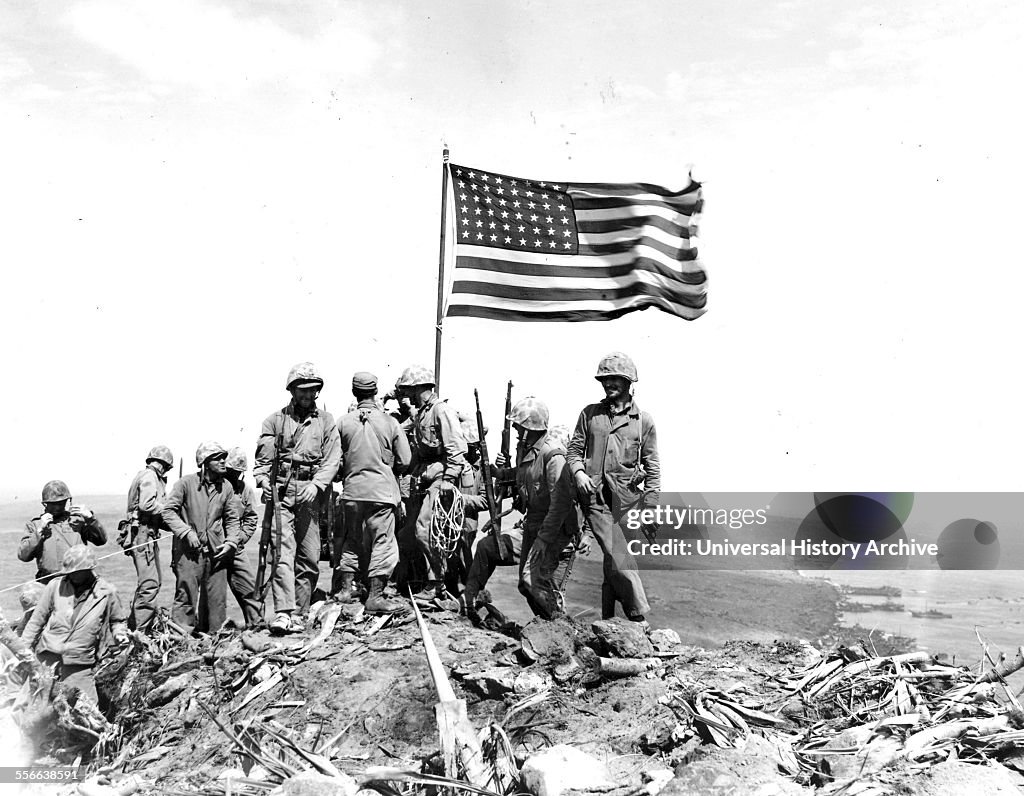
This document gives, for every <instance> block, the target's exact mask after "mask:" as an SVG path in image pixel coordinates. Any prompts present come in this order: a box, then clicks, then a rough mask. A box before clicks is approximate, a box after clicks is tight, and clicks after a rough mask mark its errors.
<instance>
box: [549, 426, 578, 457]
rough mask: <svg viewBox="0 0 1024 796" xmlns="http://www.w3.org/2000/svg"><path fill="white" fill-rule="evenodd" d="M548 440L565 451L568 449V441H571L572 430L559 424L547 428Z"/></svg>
mask: <svg viewBox="0 0 1024 796" xmlns="http://www.w3.org/2000/svg"><path fill="white" fill-rule="evenodd" d="M548 439H550V440H552V441H553V442H557V443H558V444H559V445H561V446H562V447H563V448H565V449H566V450H568V449H569V441H570V440H571V439H572V429H571V428H569V427H568V426H566V425H564V424H562V423H559V424H558V425H555V426H551V427H549V428H548Z"/></svg>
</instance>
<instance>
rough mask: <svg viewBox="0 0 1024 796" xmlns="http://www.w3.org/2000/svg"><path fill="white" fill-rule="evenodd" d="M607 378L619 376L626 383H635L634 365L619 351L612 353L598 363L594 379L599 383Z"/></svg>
mask: <svg viewBox="0 0 1024 796" xmlns="http://www.w3.org/2000/svg"><path fill="white" fill-rule="evenodd" d="M608 376H621V377H622V378H624V379H626V380H627V381H630V382H635V381H636V380H637V379H636V365H635V364H633V360H632V359H630V358H629V356H628V355H626V354H623V353H622V352H621V351H613V352H612V353H610V354H608V355H607V356H606V357H604V358H603V359H602V360H601V361H600V362H599V363H598V365H597V375H596V376H594V378H595V379H597V380H598V381H600V380H601V379H604V378H607V377H608Z"/></svg>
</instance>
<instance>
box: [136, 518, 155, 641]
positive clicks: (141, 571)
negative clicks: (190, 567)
mask: <svg viewBox="0 0 1024 796" xmlns="http://www.w3.org/2000/svg"><path fill="white" fill-rule="evenodd" d="M152 534H153V532H152V529H150V528H148V527H146V526H145V525H140V526H139V532H138V533H137V534H135V540H134V541H133V542H132V545H133V546H134V545H140V544H145V543H146V542H149V544H147V545H146V546H145V547H137V548H136V549H135V550H132V551H131V555H132V561H134V562H135V574H136V576H137V578H138V582H139V585H138V586H137V587H136V588H135V597H134V598H133V599H132V613H131V617H130V618H129V624H130V626H131V628H132V629H133V630H138V629H141V628H145V627H146V625H148V624H149V623H150V622H152V621H153V617H154V616H156V598H157V595H159V594H160V586H161V585H162V583H163V580H162V576H161V574H160V544H159V542H157V540H156V539H155V538H153V535H152Z"/></svg>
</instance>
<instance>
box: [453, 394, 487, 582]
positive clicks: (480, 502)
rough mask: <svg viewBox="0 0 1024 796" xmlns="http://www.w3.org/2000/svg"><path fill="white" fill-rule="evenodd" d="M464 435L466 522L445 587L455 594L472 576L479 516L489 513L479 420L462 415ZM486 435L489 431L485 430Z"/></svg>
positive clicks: (463, 481)
mask: <svg viewBox="0 0 1024 796" xmlns="http://www.w3.org/2000/svg"><path fill="white" fill-rule="evenodd" d="M458 416H459V423H460V426H461V428H462V436H463V438H464V439H465V440H466V461H467V462H468V463H469V467H467V468H466V469H465V470H463V472H462V482H461V484H460V486H459V489H460V491H461V492H462V494H463V500H464V503H463V506H464V511H465V521H464V522H463V525H462V538H461V539H459V544H458V546H457V547H456V549H455V552H454V553H452V554H451V555H450V556H449V557H448V562H447V572H446V573H445V588H446V589H447V590H448V591H449V592H450V593H451V594H453V595H458V594H460V593H461V592H462V590H463V587H464V586H465V585H466V579H467V578H468V577H469V569H470V566H471V565H472V563H473V543H474V542H475V541H476V534H477V529H478V527H479V519H478V518H479V516H480V514H481V513H482V512H486V511H487V497H486V492H485V490H484V477H483V472H482V470H481V467H480V434H479V432H478V431H477V427H476V419H475V418H471V417H470V416H469V415H467V414H463V413H462V412H458ZM484 433H485V434H486V433H487V429H486V428H484Z"/></svg>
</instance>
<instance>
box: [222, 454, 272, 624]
mask: <svg viewBox="0 0 1024 796" xmlns="http://www.w3.org/2000/svg"><path fill="white" fill-rule="evenodd" d="M226 464H227V468H228V473H229V477H228V481H229V483H230V484H231V489H232V491H233V492H234V495H235V500H236V501H237V506H236V511H237V512H238V519H239V526H240V532H239V535H238V547H237V549H236V550H235V551H234V553H233V554H231V555H229V556H226V560H225V562H224V566H225V568H226V570H227V575H228V588H230V589H231V593H232V594H233V595H235V600H236V602H237V603H238V607H239V608H241V609H242V616H243V618H244V619H245V625H246V627H254V626H255V625H258V624H259V623H260V622H261V621H262V620H263V607H262V606H261V605H260V601H259V600H257V599H256V566H255V565H254V564H253V561H252V556H251V554H250V553H249V549H248V544H249V540H250V539H252V537H253V535H255V533H256V527H257V526H258V525H259V512H258V509H257V505H258V502H257V498H256V492H255V491H254V490H253V488H252V487H251V486H249V485H248V484H247V483H245V473H246V472H247V471H248V469H249V462H248V460H247V459H246V456H245V453H244V452H243V451H242V449H241V448H232V449H231V450H229V451H228V458H227V462H226ZM232 471H233V472H232Z"/></svg>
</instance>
